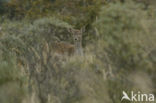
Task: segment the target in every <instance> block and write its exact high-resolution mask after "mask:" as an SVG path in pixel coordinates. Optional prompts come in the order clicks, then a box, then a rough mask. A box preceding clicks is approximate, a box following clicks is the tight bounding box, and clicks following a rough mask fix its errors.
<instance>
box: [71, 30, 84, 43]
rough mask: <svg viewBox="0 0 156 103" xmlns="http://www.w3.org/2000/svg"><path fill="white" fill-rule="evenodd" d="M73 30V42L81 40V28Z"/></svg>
mask: <svg viewBox="0 0 156 103" xmlns="http://www.w3.org/2000/svg"><path fill="white" fill-rule="evenodd" d="M73 32H74V33H73V39H74V41H75V42H77V41H81V40H82V32H81V30H74V31H73Z"/></svg>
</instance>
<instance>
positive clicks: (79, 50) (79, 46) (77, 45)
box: [74, 41, 83, 55]
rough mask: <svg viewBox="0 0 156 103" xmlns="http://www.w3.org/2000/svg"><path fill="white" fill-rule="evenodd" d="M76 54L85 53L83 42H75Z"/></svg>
mask: <svg viewBox="0 0 156 103" xmlns="http://www.w3.org/2000/svg"><path fill="white" fill-rule="evenodd" d="M74 45H75V54H76V55H83V50H82V42H81V41H80V42H75V44H74Z"/></svg>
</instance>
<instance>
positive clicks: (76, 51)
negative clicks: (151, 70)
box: [52, 28, 83, 56]
mask: <svg viewBox="0 0 156 103" xmlns="http://www.w3.org/2000/svg"><path fill="white" fill-rule="evenodd" d="M68 32H70V33H71V34H72V38H73V42H74V44H70V43H66V42H55V43H53V44H52V49H53V51H54V53H56V54H59V55H68V56H72V55H77V56H82V55H83V48H82V34H83V29H80V30H78V29H71V28H69V29H68Z"/></svg>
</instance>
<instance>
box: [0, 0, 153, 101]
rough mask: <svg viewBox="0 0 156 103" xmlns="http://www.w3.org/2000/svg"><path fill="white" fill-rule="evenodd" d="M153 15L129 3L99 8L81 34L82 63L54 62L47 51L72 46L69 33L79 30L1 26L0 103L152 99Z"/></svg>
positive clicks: (35, 24)
mask: <svg viewBox="0 0 156 103" xmlns="http://www.w3.org/2000/svg"><path fill="white" fill-rule="evenodd" d="M154 10H155V9H152V7H151V8H149V9H146V10H145V6H144V5H143V4H136V3H135V2H132V1H128V2H125V3H120V2H115V3H114V2H113V3H109V4H107V5H104V6H102V8H101V9H100V10H99V12H98V15H97V16H96V20H94V21H93V23H90V26H91V27H89V28H87V30H86V31H85V33H84V34H83V44H84V45H83V48H84V56H83V57H81V56H71V57H62V56H59V57H58V56H56V55H54V50H53V48H52V46H53V43H54V42H56V41H57V42H62V41H64V42H68V43H71V44H72V43H73V40H72V35H71V33H70V32H69V31H68V29H69V28H74V26H76V27H79V26H80V25H82V24H79V26H77V25H78V24H77V25H74V26H73V24H71V23H68V22H67V21H68V20H63V19H60V18H59V17H54V16H48V17H41V18H39V19H35V20H28V19H23V20H20V21H15V20H9V19H5V20H3V22H2V23H1V27H2V30H1V31H0V103H39V102H41V103H121V97H122V91H126V92H127V93H130V92H131V91H135V92H138V91H140V92H143V93H153V94H156V89H155V88H156V76H155V73H156V69H155V67H156V30H155V28H156V21H155V20H156V19H155V17H156V16H155V12H154ZM77 19H78V18H77ZM123 102H127V103H129V102H128V101H123Z"/></svg>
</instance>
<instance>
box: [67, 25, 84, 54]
mask: <svg viewBox="0 0 156 103" xmlns="http://www.w3.org/2000/svg"><path fill="white" fill-rule="evenodd" d="M68 31H69V32H71V33H72V35H73V41H74V46H75V54H76V55H82V54H83V50H82V34H83V31H84V29H83V28H82V29H80V30H77V29H71V28H70V29H69V30H68Z"/></svg>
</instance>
